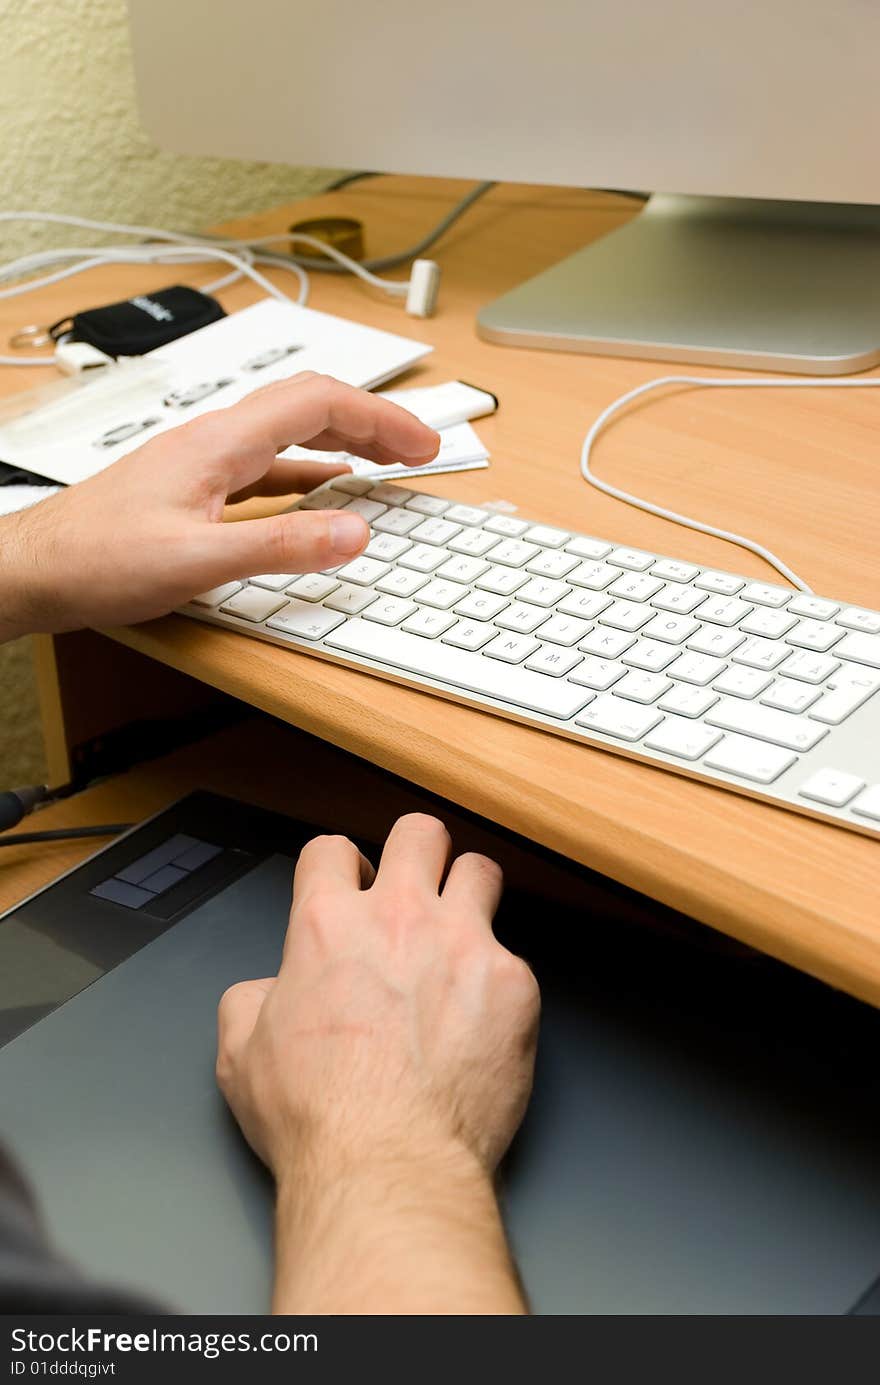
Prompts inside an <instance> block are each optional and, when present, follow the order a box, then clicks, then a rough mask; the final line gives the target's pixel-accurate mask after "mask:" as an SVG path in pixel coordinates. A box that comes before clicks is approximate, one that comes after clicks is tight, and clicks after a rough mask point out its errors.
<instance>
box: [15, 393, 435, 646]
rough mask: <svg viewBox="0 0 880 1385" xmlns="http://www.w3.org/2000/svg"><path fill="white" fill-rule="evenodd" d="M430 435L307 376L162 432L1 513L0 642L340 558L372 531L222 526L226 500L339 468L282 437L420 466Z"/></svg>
mask: <svg viewBox="0 0 880 1385" xmlns="http://www.w3.org/2000/svg"><path fill="white" fill-rule="evenodd" d="M437 442H438V439H437V435H436V433H435V432H433V430H432V429H430V428H426V427H425V425H424V424H423V423H420V422H419V421H418V420H417V419H415V418H414V417H413V415H412V414H409V413H407V412H406V410H404V409H400V408H398V407H397V406H396V405H394V404H391V403H389V402H388V401H387V400H382V399H377V398H376V397H374V396H373V395H370V394H367V393H365V392H364V391H363V390H357V389H353V388H352V387H351V386H349V385H342V384H340V383H339V382H338V381H336V380H330V379H328V378H327V377H326V376H321V375H313V374H309V373H306V374H303V375H298V376H295V377H294V378H293V379H292V380H285V381H282V382H279V383H278V384H274V385H269V386H268V387H267V388H266V389H263V390H258V391H257V392H256V393H255V394H252V395H250V396H249V397H248V398H247V399H245V400H243V401H242V402H241V403H240V404H235V405H233V406H232V407H231V408H229V409H220V410H217V411H215V412H214V413H209V414H205V415H203V416H202V417H201V418H198V419H194V420H193V422H192V423H187V424H184V426H183V427H181V428H175V429H173V430H172V431H171V432H169V433H163V434H162V435H161V436H160V437H158V438H155V439H153V441H151V442H148V443H147V444H146V445H145V446H144V447H141V448H139V449H138V450H137V451H136V452H132V453H131V454H130V455H129V456H127V457H123V458H122V459H121V460H120V461H118V462H115V463H114V464H113V465H112V466H110V467H108V468H107V470H106V471H103V472H101V473H100V474H99V475H98V476H94V477H92V478H91V480H89V481H83V482H82V483H80V484H79V485H76V486H71V487H70V488H69V489H68V490H66V491H62V492H61V493H60V494H59V495H56V496H53V497H52V498H51V499H49V500H44V501H42V502H41V503H40V504H39V505H36V506H34V507H33V508H32V509H30V510H25V511H23V512H22V513H21V514H17V515H10V516H8V517H7V518H5V519H3V520H2V521H0V641H2V640H6V639H14V638H15V637H16V636H18V635H23V634H28V633H34V632H37V631H53V632H54V631H60V630H72V629H77V628H79V627H81V626H84V625H96V626H99V627H100V626H110V625H120V624H128V623H133V622H135V621H140V620H149V619H151V618H152V617H154V616H158V615H164V614H165V613H166V612H168V611H171V610H173V609H174V607H175V606H179V605H181V604H182V603H183V602H184V601H188V600H189V599H190V597H192V596H194V595H195V594H196V593H197V592H201V591H206V590H207V589H208V588H210V587H214V586H218V585H220V584H221V583H223V582H228V581H231V580H233V579H234V578H238V577H251V576H254V575H255V574H257V573H260V572H314V571H319V570H320V569H322V568H325V567H333V566H335V565H336V564H338V563H342V562H347V561H348V560H349V559H350V558H352V557H354V556H355V554H357V553H359V552H360V551H361V549H362V548H364V546H365V545H366V543H367V541H368V538H369V531H368V529H367V526H366V524H365V523H364V521H363V520H362V519H361V518H360V516H358V515H354V514H345V512H344V511H340V512H334V511H330V512H324V511H313V512H310V513H301V514H294V515H276V516H274V517H271V518H268V519H253V520H243V521H241V522H239V523H236V524H222V523H221V522H220V521H221V520H222V518H223V507H224V505H225V504H226V502H227V501H228V500H241V499H244V498H246V497H247V496H251V495H289V494H290V493H292V492H294V491H307V490H310V489H311V488H312V487H313V486H317V485H319V484H320V483H321V482H322V481H325V480H327V479H328V478H329V477H330V476H332V475H334V474H336V473H337V472H340V471H347V470H348V468H347V467H338V468H336V469H335V471H334V470H333V469H330V468H328V467H327V466H325V465H322V464H321V463H317V462H316V463H309V462H292V461H285V460H281V459H279V457H278V455H277V454H278V453H279V452H281V451H283V450H284V449H285V448H287V447H289V446H290V445H291V444H292V443H299V444H302V445H305V446H307V447H315V448H320V449H327V450H334V449H345V450H348V451H352V452H356V453H357V454H358V455H360V456H363V457H368V458H371V459H372V460H374V461H377V462H401V461H402V462H405V463H407V464H409V465H413V466H418V465H419V464H420V463H424V462H426V461H428V460H430V458H431V457H433V456H434V455H435V454H436V451H437Z"/></svg>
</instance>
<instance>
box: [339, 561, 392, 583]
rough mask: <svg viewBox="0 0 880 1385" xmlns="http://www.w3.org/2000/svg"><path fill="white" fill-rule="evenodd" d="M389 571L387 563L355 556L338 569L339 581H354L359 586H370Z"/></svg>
mask: <svg viewBox="0 0 880 1385" xmlns="http://www.w3.org/2000/svg"><path fill="white" fill-rule="evenodd" d="M390 571H391V568H390V565H389V564H388V563H380V562H377V560H376V559H375V558H355V559H354V561H353V562H351V563H346V564H345V566H344V567H341V568H340V569H339V574H338V575H339V580H340V581H341V582H354V583H355V584H356V585H357V586H359V587H371V586H372V585H373V583H374V582H378V581H379V578H380V577H387V576H388V573H389V572H390Z"/></svg>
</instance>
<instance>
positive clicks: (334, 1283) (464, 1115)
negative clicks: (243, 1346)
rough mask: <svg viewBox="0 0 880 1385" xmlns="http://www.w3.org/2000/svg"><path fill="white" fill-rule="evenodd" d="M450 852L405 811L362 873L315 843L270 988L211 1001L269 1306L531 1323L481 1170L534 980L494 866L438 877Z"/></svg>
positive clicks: (506, 1130)
mask: <svg viewBox="0 0 880 1385" xmlns="http://www.w3.org/2000/svg"><path fill="white" fill-rule="evenodd" d="M449 849H450V843H449V838H448V836H447V834H446V831H445V829H444V828H443V826H442V825H441V824H440V823H439V822H437V821H435V820H434V819H432V818H426V817H422V816H420V815H414V816H411V817H408V818H402V819H401V820H400V821H399V822H398V823H397V825H396V827H395V828H394V829H393V830H392V832H391V834H390V836H389V839H388V842H387V844H386V847H385V851H384V853H383V856H382V862H381V865H380V868H379V871H378V874H377V876H376V878H375V880H374V881H373V878H372V871H371V869H370V867H369V866H368V865H367V863H366V862H365V861H364V860H363V859H362V858H361V857H360V855H359V853H358V852H357V851H356V849H355V848H354V846H352V844H351V843H350V842H348V841H346V840H345V839H344V838H339V837H327V838H318V839H316V840H315V841H314V842H311V843H309V845H308V846H307V847H306V848H305V849H304V851H303V854H302V856H301V858H300V862H299V865H298V867H297V873H296V882H295V886H294V905H293V910H292V913H291V922H290V929H289V931H288V935H287V942H286V945H285V951H284V959H283V962H282V966H281V970H280V972H279V974H278V976H277V978H268V979H265V980H261V981H252V982H244V983H242V984H241V985H239V986H235V987H233V988H232V989H231V990H230V991H228V992H227V994H226V995H225V996H224V998H223V1003H222V1005H221V1011H220V1046H219V1057H218V1077H219V1080H220V1083H221V1086H222V1088H223V1091H224V1093H225V1095H226V1098H227V1100H228V1101H229V1103H230V1105H231V1107H232V1109H233V1111H234V1113H235V1115H236V1117H237V1119H238V1121H239V1123H240V1125H241V1127H242V1130H243V1131H244V1133H245V1135H246V1137H247V1138H248V1140H249V1141H250V1143H251V1145H252V1146H253V1148H254V1149H255V1150H256V1152H257V1153H258V1154H259V1155H260V1157H261V1158H262V1159H263V1160H264V1161H265V1162H266V1163H267V1164H268V1165H269V1167H270V1168H271V1169H272V1171H273V1172H274V1174H275V1177H276V1180H277V1184H278V1208H277V1272H276V1286H275V1297H274V1308H275V1311H276V1312H283V1313H523V1312H525V1311H526V1307H525V1303H524V1300H523V1296H522V1293H521V1290H520V1287H519V1281H518V1278H517V1275H516V1271H515V1268H514V1266H513V1263H512V1260H511V1257H510V1253H509V1251H508V1248H507V1243H506V1240H505V1236H504V1231H503V1228H502V1225H501V1219H500V1215H499V1211H498V1205H497V1201H496V1198H495V1192H494V1174H495V1170H496V1168H497V1165H498V1162H499V1160H500V1159H501V1156H502V1155H503V1153H504V1152H505V1150H506V1149H507V1146H508V1144H509V1142H510V1140H511V1138H512V1136H513V1134H514V1131H515V1130H516V1128H517V1126H518V1124H519V1122H520V1120H521V1118H522V1115H523V1112H524V1110H525V1106H526V1102H527V1100H528V1096H529V1092H530V1088H531V1080H532V1068H533V1062H534V1045H535V1037H536V1030H537V1018H538V993H537V986H536V983H535V980H534V977H533V976H532V973H531V972H530V971H529V969H528V967H527V966H526V965H525V963H523V962H522V961H520V959H519V958H516V957H514V956H513V955H512V954H511V953H509V952H507V951H506V949H504V948H503V947H502V946H501V945H500V944H499V943H498V942H497V941H496V939H495V938H494V936H493V934H492V928H491V921H492V916H493V914H494V912H495V909H496V907H497V904H498V899H499V896H500V891H501V876H500V871H499V870H498V868H497V867H496V866H495V865H494V864H493V863H492V862H491V861H488V860H486V859H485V858H484V857H480V856H474V855H467V856H462V857H460V858H459V859H458V860H457V861H455V862H454V864H453V865H452V867H451V869H450V870H449V873H448V875H446V874H445V872H446V866H447V862H448V856H449ZM444 876H445V881H444Z"/></svg>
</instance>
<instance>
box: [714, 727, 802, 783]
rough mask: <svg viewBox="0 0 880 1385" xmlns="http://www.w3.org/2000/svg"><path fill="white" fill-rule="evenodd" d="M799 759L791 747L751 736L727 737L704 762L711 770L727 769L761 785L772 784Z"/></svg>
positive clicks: (728, 771) (726, 771)
mask: <svg viewBox="0 0 880 1385" xmlns="http://www.w3.org/2000/svg"><path fill="white" fill-rule="evenodd" d="M796 762H797V756H796V755H792V753H791V751H790V750H781V749H780V748H779V747H778V746H775V745H765V744H764V743H763V742H761V741H753V740H750V739H749V738H748V736H724V737H722V739H721V740H720V741H719V742H718V744H717V745H716V746H713V748H712V749H711V750H710V751H709V753H708V755H707V756H706V758H705V759H704V761H703V764H704V765H706V767H707V768H708V769H720V770H724V771H725V773H727V774H736V775H738V776H739V777H740V778H741V779H751V780H752V781H753V782H754V783H757V784H772V783H773V780H774V779H778V778H779V776H780V774H782V773H783V772H784V771H785V770H787V769H790V768H791V766H792V765H793V764H795V763H796Z"/></svg>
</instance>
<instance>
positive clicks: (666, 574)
mask: <svg viewBox="0 0 880 1385" xmlns="http://www.w3.org/2000/svg"><path fill="white" fill-rule="evenodd" d="M699 573H700V569H699V568H698V567H694V565H693V563H681V562H677V561H676V560H675V559H674V558H661V559H660V561H659V563H655V564H654V566H653V567H652V568H651V575H652V577H662V578H663V581H664V582H691V581H693V579H694V578H695V577H698V576H699Z"/></svg>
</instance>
